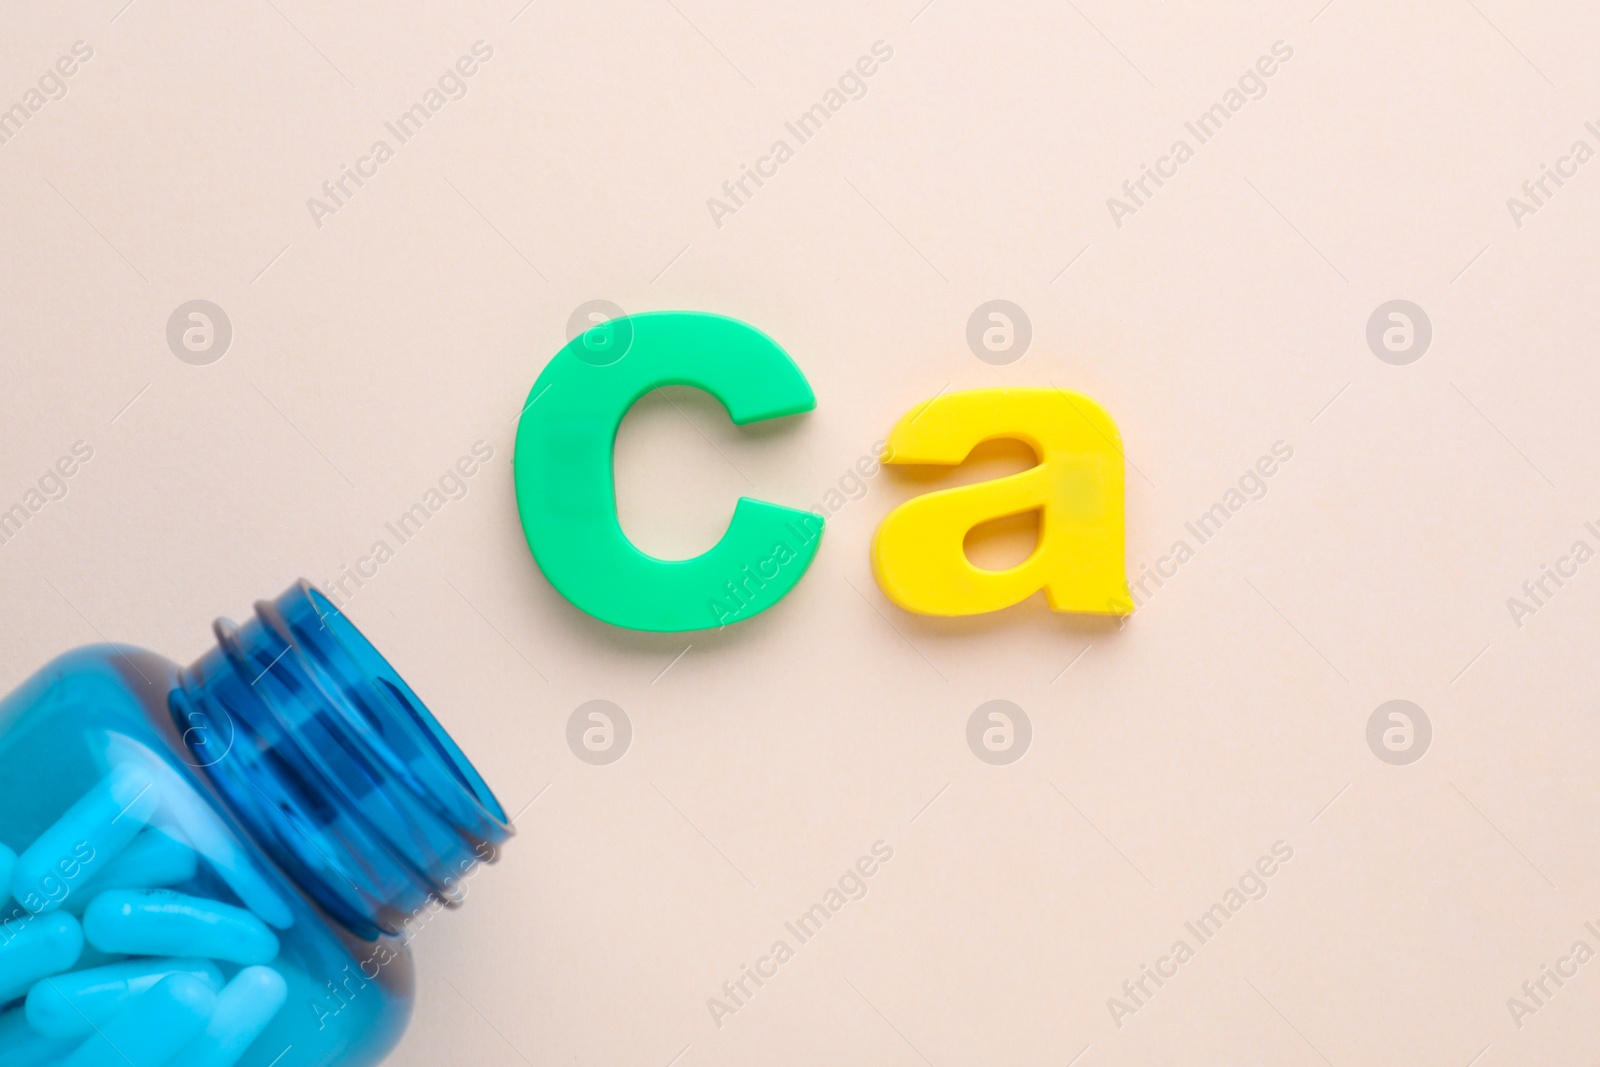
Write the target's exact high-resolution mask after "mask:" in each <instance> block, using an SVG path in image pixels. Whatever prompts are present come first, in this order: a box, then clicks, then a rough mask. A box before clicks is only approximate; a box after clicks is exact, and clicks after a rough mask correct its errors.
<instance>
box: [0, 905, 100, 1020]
mask: <svg viewBox="0 0 1600 1067" xmlns="http://www.w3.org/2000/svg"><path fill="white" fill-rule="evenodd" d="M82 952H83V927H81V926H79V925H78V920H77V919H74V918H73V917H72V916H70V915H59V914H58V915H21V916H18V917H17V918H15V919H12V920H11V921H9V922H7V923H4V924H0V1004H4V1003H5V1002H6V1001H8V1000H12V999H14V998H16V997H20V996H21V995H22V994H24V993H26V992H27V991H28V990H29V989H30V988H31V987H32V986H33V984H34V983H35V982H37V981H38V980H39V979H41V978H45V977H48V976H49V975H52V974H59V973H60V972H62V971H64V970H66V969H67V968H69V967H71V966H72V965H73V964H74V963H77V962H78V957H79V955H81V954H82ZM3 1047H4V1046H0V1048H3Z"/></svg>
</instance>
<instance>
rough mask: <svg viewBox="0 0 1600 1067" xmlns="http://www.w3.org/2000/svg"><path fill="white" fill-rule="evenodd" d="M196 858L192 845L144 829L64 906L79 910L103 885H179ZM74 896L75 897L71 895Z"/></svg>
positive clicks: (194, 866)
mask: <svg viewBox="0 0 1600 1067" xmlns="http://www.w3.org/2000/svg"><path fill="white" fill-rule="evenodd" d="M198 868H199V858H198V857H197V856H196V855H195V854H194V849H192V848H190V847H189V846H188V845H186V844H184V843H183V842H182V841H175V840H173V839H172V838H171V837H169V836H167V835H166V834H164V833H162V832H161V831H160V830H146V831H145V832H144V833H142V834H140V835H139V836H138V837H136V838H134V839H133V841H132V843H130V844H129V845H128V847H127V848H125V849H123V850H122V852H121V853H120V854H119V855H118V856H117V858H116V859H114V860H112V861H111V862H110V863H108V864H106V865H105V866H104V867H102V868H101V869H100V870H99V872H97V873H96V874H95V875H94V877H92V878H90V879H89V881H88V882H87V883H86V884H84V885H83V886H82V887H81V888H82V890H83V892H81V893H74V894H73V896H72V897H69V898H68V900H67V905H66V907H67V910H68V911H73V910H76V911H77V912H78V913H79V914H81V913H82V912H83V909H84V908H85V907H87V906H88V903H89V900H90V898H92V897H93V896H94V894H96V893H100V892H104V891H105V890H107V889H154V888H158V887H160V886H169V885H179V884H181V883H183V882H187V881H190V880H191V879H193V878H194V876H195V872H196V870H198ZM74 898H76V899H74Z"/></svg>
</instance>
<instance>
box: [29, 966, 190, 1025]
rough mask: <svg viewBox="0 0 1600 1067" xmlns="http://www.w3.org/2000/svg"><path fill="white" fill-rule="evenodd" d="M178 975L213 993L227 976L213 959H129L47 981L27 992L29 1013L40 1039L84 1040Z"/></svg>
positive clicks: (31, 1022)
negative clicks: (41, 1036) (128, 1007)
mask: <svg viewBox="0 0 1600 1067" xmlns="http://www.w3.org/2000/svg"><path fill="white" fill-rule="evenodd" d="M174 975H184V976H187V977H189V978H192V979H194V980H195V981H197V982H199V983H201V984H202V985H205V986H207V987H208V988H209V989H210V990H211V991H212V992H213V993H215V992H217V991H219V990H221V989H222V972H221V971H219V970H217V965H216V964H214V963H212V962H211V961H210V960H196V959H162V960H155V959H151V960H130V961H128V962H127V963H113V964H111V965H109V966H106V967H95V968H93V969H90V970H84V971H72V972H69V973H67V974H58V975H55V976H54V977H51V978H46V979H44V980H42V981H40V982H39V983H37V984H36V985H35V986H34V987H33V988H32V989H31V990H29V991H28V1002H27V1004H26V1006H25V1009H24V1010H26V1011H27V1013H28V1023H29V1024H30V1025H31V1026H32V1027H33V1028H34V1029H35V1030H37V1031H38V1032H39V1033H41V1034H44V1035H46V1036H48V1037H82V1036H84V1035H86V1034H88V1033H90V1032H92V1031H93V1030H95V1029H96V1028H99V1027H104V1026H106V1025H107V1024H109V1023H110V1022H111V1021H112V1020H113V1019H115V1018H117V1017H118V1016H119V1014H120V1013H121V1012H122V1011H123V1009H124V1008H126V1007H127V1006H128V1005H129V1004H130V1003H132V1002H133V1001H135V1000H142V999H143V998H142V997H141V994H143V993H147V992H149V991H150V990H152V989H153V988H154V987H155V986H157V985H159V984H160V983H161V982H163V981H165V980H166V979H168V978H171V977H172V976H174ZM191 1036H192V1035H191ZM184 1044H188V1042H187V1041H185V1042H184ZM180 1047H181V1046H180Z"/></svg>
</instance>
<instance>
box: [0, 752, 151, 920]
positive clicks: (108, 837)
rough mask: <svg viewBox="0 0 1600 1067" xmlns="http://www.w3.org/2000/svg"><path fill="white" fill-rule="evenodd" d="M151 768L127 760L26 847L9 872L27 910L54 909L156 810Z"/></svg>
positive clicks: (14, 893) (13, 891) (113, 855)
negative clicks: (147, 769)
mask: <svg viewBox="0 0 1600 1067" xmlns="http://www.w3.org/2000/svg"><path fill="white" fill-rule="evenodd" d="M154 784H155V783H154V781H153V779H152V778H151V777H150V774H149V772H148V771H146V770H145V769H144V768H142V767H140V766H138V765H137V764H134V763H124V764H122V765H121V766H119V767H117V768H116V769H115V770H113V771H112V772H111V773H110V774H108V775H106V776H105V777H104V778H102V779H101V780H100V782H99V783H98V784H97V785H96V786H95V787H94V788H93V789H91V790H89V792H87V793H85V794H84V795H83V797H81V798H80V799H79V800H78V802H77V803H76V804H73V805H72V807H70V808H68V809H67V811H66V813H65V814H64V815H62V816H61V818H59V819H57V820H56V822H55V824H54V825H53V826H51V827H50V828H49V829H48V830H46V831H45V832H44V833H42V834H40V835H39V837H38V839H37V840H35V841H34V842H33V844H31V845H29V846H28V847H27V848H26V849H24V850H23V853H22V855H21V856H19V857H17V862H16V864H15V868H14V869H13V871H12V872H11V894H12V896H14V897H16V898H17V903H19V904H21V905H22V906H23V907H24V908H26V909H27V910H28V911H31V912H34V913H39V912H46V911H53V910H55V909H56V908H59V907H60V906H61V905H62V903H64V902H65V901H66V899H67V897H68V896H70V895H71V893H72V892H73V890H75V889H77V888H78V887H80V886H82V885H83V883H84V882H86V881H88V880H89V879H90V878H91V877H92V876H93V875H94V874H96V873H97V872H98V871H99V870H101V869H102V868H104V867H106V866H107V865H109V864H110V862H111V861H112V860H113V859H115V858H116V856H117V854H118V853H120V852H121V851H122V850H123V849H125V848H127V847H128V845H129V844H131V843H132V842H133V839H134V838H135V837H137V836H138V835H139V831H140V830H143V829H144V826H145V823H146V822H147V821H148V820H149V818H150V816H151V815H153V814H154V813H155V807H156V793H155V789H154Z"/></svg>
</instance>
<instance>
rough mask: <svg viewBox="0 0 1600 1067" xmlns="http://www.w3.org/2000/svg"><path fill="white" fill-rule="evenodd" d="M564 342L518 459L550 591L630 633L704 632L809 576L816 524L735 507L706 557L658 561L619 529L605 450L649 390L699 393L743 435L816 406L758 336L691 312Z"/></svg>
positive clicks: (526, 426) (521, 501)
mask: <svg viewBox="0 0 1600 1067" xmlns="http://www.w3.org/2000/svg"><path fill="white" fill-rule="evenodd" d="M597 331H601V328H599V327H597V328H596V329H595V330H590V331H589V332H588V333H584V334H580V335H579V336H578V337H576V338H574V339H573V340H572V341H571V342H569V343H568V344H567V345H566V346H565V347H564V348H562V349H561V351H560V352H557V353H556V355H555V358H554V359H552V360H551V361H550V363H549V364H548V365H547V366H546V367H545V369H544V372H543V373H542V374H540V375H539V379H538V381H536V382H534V383H533V389H532V391H531V392H529V394H528V400H527V403H526V404H525V405H524V406H523V411H522V419H521V423H520V424H519V426H518V427H517V448H516V454H515V457H514V458H513V460H512V463H513V466H514V469H515V471H514V473H515V479H516V487H517V508H518V510H519V511H520V513H521V516H522V529H523V533H524V534H526V536H527V538H528V547H529V548H530V549H532V550H533V558H534V559H535V560H536V561H537V562H538V564H539V569H540V570H542V571H543V572H544V575H545V577H546V578H548V579H549V581H550V584H551V585H553V586H555V588H556V590H557V592H559V593H560V594H561V595H562V596H564V597H566V598H567V599H568V600H570V601H572V603H573V604H575V605H576V606H577V607H579V608H581V609H582V610H584V611H586V612H588V613H589V614H590V615H593V616H594V617H595V618H597V619H601V620H603V621H605V622H608V623H611V624H612V625H614V626H623V627H627V628H628V629H631V630H653V631H658V632H675V631H682V630H703V629H708V628H711V627H719V626H723V625H726V624H728V623H732V622H742V621H744V620H745V619H748V618H750V617H751V616H753V615H756V614H758V613H759V612H762V611H765V610H766V609H767V608H770V607H771V606H772V605H774V604H776V603H777V602H778V601H779V600H781V599H783V597H784V596H785V595H786V594H787V593H788V592H789V590H790V589H792V588H793V587H794V584H795V583H796V582H798V581H799V580H800V576H801V575H802V574H804V573H805V571H806V568H807V567H809V566H810V565H811V560H812V557H813V556H815V554H816V551H817V545H818V542H819V541H820V539H821V536H822V527H823V520H822V517H821V516H820V515H817V514H814V513H812V512H809V511H799V510H796V509H794V508H786V507H781V506H779V505H777V504H769V503H766V502H765V501H761V500H753V499H751V498H750V497H740V498H739V503H738V505H737V506H736V507H735V508H734V512H733V521H732V522H730V523H729V524H728V529H727V531H726V532H725V533H724V534H723V535H722V540H720V541H718V542H717V544H716V545H715V546H713V547H712V548H711V549H710V550H709V551H707V552H705V553H703V554H701V555H699V556H695V557H694V558H693V559H685V560H664V559H657V558H655V557H654V556H649V555H646V554H645V553H643V552H641V551H639V550H638V549H637V548H635V547H634V546H633V543H632V542H630V541H629V540H628V538H627V535H626V534H624V533H623V532H622V527H621V525H620V524H619V523H618V522H617V496H616V485H615V482H614V479H613V466H612V452H613V447H614V445H615V443H616V437H617V428H618V426H620V425H621V424H622V419H623V416H625V415H626V414H627V413H628V409H629V408H631V407H633V405H634V404H635V403H636V402H637V401H638V400H639V399H640V398H641V397H643V396H644V395H645V394H646V393H648V392H649V391H650V390H652V389H656V388H659V387H661V386H666V385H687V386H693V387H694V388H696V389H703V390H704V391H705V392H707V393H709V394H711V395H712V396H713V397H715V398H716V399H717V400H719V401H721V403H722V405H723V407H725V408H727V410H728V417H729V418H730V419H732V420H733V422H734V423H735V424H736V425H739V426H743V425H745V424H747V423H751V422H759V421H762V420H764V419H776V418H781V417H783V416H786V415H797V414H799V413H800V412H803V411H810V410H811V409H812V408H814V407H816V397H815V396H814V395H813V394H812V392H811V386H810V384H809V383H808V382H807V381H806V378H805V375H804V374H802V373H801V372H800V368H799V367H797V366H796V365H795V363H794V361H793V360H791V359H790V358H789V356H788V354H787V353H785V352H784V350H783V349H782V348H780V347H778V345H777V343H776V342H775V341H773V340H772V339H771V338H770V337H768V336H767V335H766V334H764V333H762V332H761V331H759V330H757V329H755V328H754V327H751V326H748V325H746V324H744V323H742V322H739V321H737V320H735V319H729V318H724V317H722V316H720V315H707V314H703V313H700V312H691V311H660V312H650V313H646V314H641V315H630V316H627V317H626V318H621V319H614V320H612V321H610V322H608V323H606V324H604V328H603V331H601V334H600V335H601V336H602V337H603V343H595V342H594V340H593V338H592V337H591V335H592V334H596V333H597Z"/></svg>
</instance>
